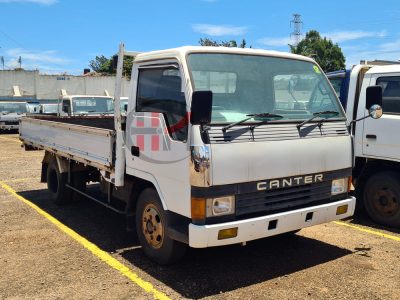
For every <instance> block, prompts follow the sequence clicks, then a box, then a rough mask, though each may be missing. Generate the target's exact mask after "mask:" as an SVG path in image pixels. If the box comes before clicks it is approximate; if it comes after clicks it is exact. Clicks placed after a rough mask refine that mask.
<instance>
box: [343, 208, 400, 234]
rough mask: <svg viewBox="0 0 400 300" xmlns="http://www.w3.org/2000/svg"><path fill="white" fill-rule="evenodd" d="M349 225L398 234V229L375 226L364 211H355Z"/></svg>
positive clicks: (399, 229)
mask: <svg viewBox="0 0 400 300" xmlns="http://www.w3.org/2000/svg"><path fill="white" fill-rule="evenodd" d="M350 223H352V224H354V225H362V226H368V227H371V228H374V229H378V230H385V231H389V232H393V233H397V234H400V228H394V227H387V226H383V225H380V224H377V223H375V222H374V221H372V220H371V219H370V217H369V216H368V215H367V213H366V212H365V210H364V209H362V210H359V211H357V212H356V213H355V215H354V216H353V217H352V219H351V220H350Z"/></svg>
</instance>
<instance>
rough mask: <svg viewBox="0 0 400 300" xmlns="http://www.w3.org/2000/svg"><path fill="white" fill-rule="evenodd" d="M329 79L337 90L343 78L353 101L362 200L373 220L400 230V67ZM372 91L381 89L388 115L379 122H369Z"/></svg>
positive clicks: (345, 94)
mask: <svg viewBox="0 0 400 300" xmlns="http://www.w3.org/2000/svg"><path fill="white" fill-rule="evenodd" d="M327 76H328V78H329V79H330V80H331V83H332V84H333V85H335V82H338V81H339V78H343V80H342V81H341V92H340V95H341V99H347V101H346V103H345V108H346V114H347V117H348V120H349V121H350V122H352V121H353V122H352V123H351V125H352V126H351V133H352V135H353V137H354V156H355V157H354V171H353V177H354V183H355V187H356V193H357V198H359V199H360V200H361V199H363V201H362V203H363V204H364V207H365V209H366V211H367V213H368V214H369V215H370V217H371V218H372V219H373V220H375V221H376V222H378V223H380V224H384V225H388V226H393V227H400V140H399V133H398V127H399V125H400V65H399V64H387V65H373V64H369V65H366V64H360V65H356V66H354V67H353V68H352V70H348V71H346V72H345V74H344V72H343V71H341V72H335V73H328V74H327ZM340 76H342V77H340ZM346 87H347V88H346ZM370 87H380V88H381V95H380V97H381V101H382V109H383V115H382V117H381V118H380V119H379V120H373V119H372V118H368V114H369V112H368V110H367V109H366V99H367V90H368V88H370ZM356 120H360V121H359V122H355V121H356Z"/></svg>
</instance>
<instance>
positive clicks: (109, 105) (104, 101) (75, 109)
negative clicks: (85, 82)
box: [58, 90, 114, 116]
mask: <svg viewBox="0 0 400 300" xmlns="http://www.w3.org/2000/svg"><path fill="white" fill-rule="evenodd" d="M106 94H108V93H106ZM58 107H59V115H60V116H83V115H86V116H98V115H109V114H113V113H114V100H113V98H112V97H110V96H109V95H105V96H99V95H68V94H67V93H66V91H65V90H61V96H60V98H59V103H58Z"/></svg>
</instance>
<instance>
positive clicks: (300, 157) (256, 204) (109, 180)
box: [20, 45, 356, 264]
mask: <svg viewBox="0 0 400 300" xmlns="http://www.w3.org/2000/svg"><path fill="white" fill-rule="evenodd" d="M124 56H134V63H133V68H132V77H131V78H132V79H131V86H130V91H129V97H128V99H129V100H128V107H127V108H128V109H127V114H126V116H124V115H121V111H120V110H119V109H116V110H115V114H114V118H113V120H112V122H110V119H109V118H104V117H101V116H99V117H98V120H97V121H96V122H92V120H87V119H86V118H87V117H86V116H80V117H74V118H73V119H71V118H70V117H55V116H33V117H27V118H23V120H22V123H21V124H22V128H21V131H20V139H21V141H22V142H23V143H24V144H25V145H26V146H27V147H28V148H36V149H44V150H45V155H44V158H43V163H42V174H41V179H42V181H43V182H47V185H48V189H49V191H50V194H51V195H52V199H53V200H54V201H55V202H56V203H58V204H61V203H65V202H70V201H74V200H77V199H78V198H79V197H80V196H86V197H89V198H91V199H93V200H94V201H97V202H98V203H100V204H102V205H104V206H107V207H109V208H111V209H113V210H115V211H118V212H120V213H123V214H125V215H126V217H127V221H128V226H129V227H130V228H136V231H137V235H138V238H139V241H140V243H141V245H142V249H143V251H144V253H145V254H146V255H147V256H148V257H150V258H151V259H153V260H155V261H157V262H158V263H160V264H168V263H172V262H174V261H177V260H178V259H179V258H180V257H182V255H183V253H184V251H185V249H186V247H187V246H190V247H194V248H205V247H214V246H223V245H230V244H238V243H241V244H245V243H246V242H248V241H251V240H255V239H260V238H267V237H269V236H274V235H278V234H283V233H288V232H294V231H297V230H299V229H301V228H304V227H308V226H313V225H318V224H322V223H326V222H330V221H333V220H339V219H343V218H347V217H349V216H351V215H352V214H353V212H354V208H355V201H356V200H355V198H353V197H351V196H349V194H348V192H349V187H350V186H349V183H350V182H351V169H352V141H351V137H350V135H349V132H348V130H347V124H346V116H345V113H344V111H343V109H342V107H341V105H340V103H339V101H338V99H337V97H336V94H335V92H334V90H333V89H332V87H331V85H330V84H329V82H328V80H327V78H326V77H325V75H324V73H323V72H322V70H321V68H320V67H319V66H318V65H317V64H316V63H315V61H314V60H312V59H310V58H307V57H303V56H298V55H294V54H289V53H280V52H274V51H265V50H255V49H238V48H223V47H181V48H176V49H169V50H162V51H154V52H148V53H141V54H138V53H134V52H126V51H125V50H124V46H123V45H121V46H120V51H119V59H118V67H117V81H116V90H115V94H114V96H115V107H120V103H119V102H120V92H121V81H122V80H121V78H122V64H123V57H124ZM88 182H91V183H93V182H99V187H100V189H101V191H103V195H104V198H102V197H97V196H94V195H95V194H93V193H91V189H92V186H93V184H90V185H88V184H87V183H88ZM89 186H90V188H89Z"/></svg>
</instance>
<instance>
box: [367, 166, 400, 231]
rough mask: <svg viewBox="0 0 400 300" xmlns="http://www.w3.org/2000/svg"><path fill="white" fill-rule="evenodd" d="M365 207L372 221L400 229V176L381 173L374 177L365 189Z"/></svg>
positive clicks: (393, 173)
mask: <svg viewBox="0 0 400 300" xmlns="http://www.w3.org/2000/svg"><path fill="white" fill-rule="evenodd" d="M363 194H364V195H363V196H364V206H365V209H366V211H367V213H368V215H369V216H370V217H371V219H372V220H374V221H375V222H377V223H379V224H383V225H387V226H392V227H398V228H399V227H400V174H399V173H397V172H390V171H387V172H381V173H378V174H375V175H372V176H371V177H369V179H368V180H367V182H366V184H365V187H364V193H363Z"/></svg>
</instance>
